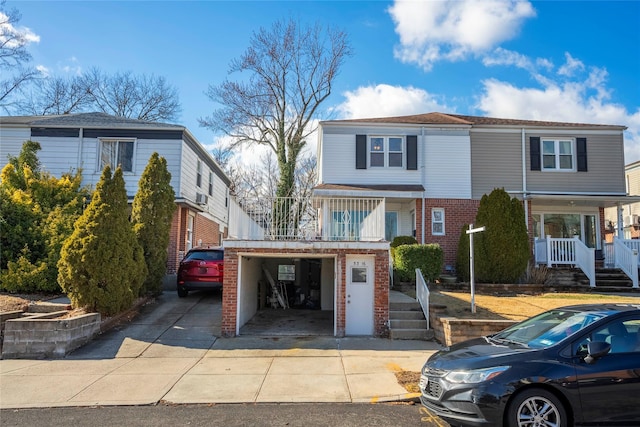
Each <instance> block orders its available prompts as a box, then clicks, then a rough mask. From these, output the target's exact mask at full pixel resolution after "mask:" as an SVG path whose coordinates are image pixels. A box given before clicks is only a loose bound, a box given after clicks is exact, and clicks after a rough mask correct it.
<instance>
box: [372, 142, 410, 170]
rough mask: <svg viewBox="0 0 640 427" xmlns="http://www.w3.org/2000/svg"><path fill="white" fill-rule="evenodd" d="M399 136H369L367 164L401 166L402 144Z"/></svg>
mask: <svg viewBox="0 0 640 427" xmlns="http://www.w3.org/2000/svg"><path fill="white" fill-rule="evenodd" d="M403 142H404V138H403V137H401V136H372V137H370V138H369V166H371V167H390V168H394V167H398V168H401V167H402V166H403V158H404V152H403V148H402V147H403V146H404V144H403Z"/></svg>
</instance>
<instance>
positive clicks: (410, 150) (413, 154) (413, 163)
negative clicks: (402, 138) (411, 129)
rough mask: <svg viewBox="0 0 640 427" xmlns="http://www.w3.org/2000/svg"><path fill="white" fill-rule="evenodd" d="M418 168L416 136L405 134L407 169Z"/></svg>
mask: <svg viewBox="0 0 640 427" xmlns="http://www.w3.org/2000/svg"><path fill="white" fill-rule="evenodd" d="M417 169H418V136H417V135H407V170H410V171H414V170H417Z"/></svg>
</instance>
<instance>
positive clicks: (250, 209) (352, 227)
mask: <svg viewBox="0 0 640 427" xmlns="http://www.w3.org/2000/svg"><path fill="white" fill-rule="evenodd" d="M384 235H385V199H384V198H327V197H314V198H301V199H298V198H291V197H276V198H265V199H251V200H239V201H237V202H236V201H232V203H231V206H230V212H229V238H230V239H238V240H281V241H288V240H289V241H296V240H297V241H300V240H304V241H308V240H322V241H380V240H384Z"/></svg>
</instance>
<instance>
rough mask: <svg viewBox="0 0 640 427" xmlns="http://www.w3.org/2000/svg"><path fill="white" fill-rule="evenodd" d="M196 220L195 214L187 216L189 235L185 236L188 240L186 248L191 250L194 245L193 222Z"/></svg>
mask: <svg viewBox="0 0 640 427" xmlns="http://www.w3.org/2000/svg"><path fill="white" fill-rule="evenodd" d="M194 222H195V218H194V216H193V215H189V216H188V217H187V235H186V236H185V237H186V238H187V239H186V240H187V241H186V242H185V244H186V250H189V249H191V248H192V247H193V223H194Z"/></svg>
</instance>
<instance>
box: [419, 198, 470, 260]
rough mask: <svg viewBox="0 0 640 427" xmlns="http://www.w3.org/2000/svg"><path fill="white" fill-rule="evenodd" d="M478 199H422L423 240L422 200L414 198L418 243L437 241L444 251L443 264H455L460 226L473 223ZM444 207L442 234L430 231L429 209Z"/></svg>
mask: <svg viewBox="0 0 640 427" xmlns="http://www.w3.org/2000/svg"><path fill="white" fill-rule="evenodd" d="M479 205H480V200H469V199H424V207H425V215H424V226H425V234H424V238H425V241H424V242H421V239H422V200H421V199H416V239H417V240H418V243H437V244H439V245H440V247H441V248H442V251H443V253H444V265H445V266H446V265H451V266H455V265H456V257H457V251H458V241H459V240H460V233H461V232H462V228H463V227H464V226H465V225H467V224H471V223H473V221H475V218H476V213H477V211H478V206H479ZM434 208H443V209H444V224H445V228H444V231H445V234H444V236H439V235H433V234H432V233H431V222H432V221H431V210H432V209H434Z"/></svg>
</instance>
